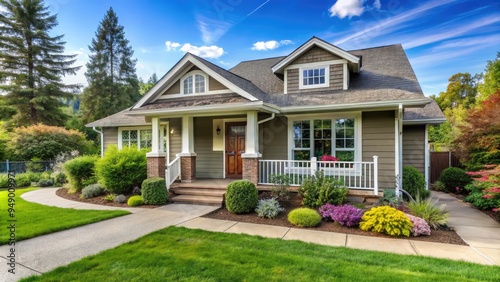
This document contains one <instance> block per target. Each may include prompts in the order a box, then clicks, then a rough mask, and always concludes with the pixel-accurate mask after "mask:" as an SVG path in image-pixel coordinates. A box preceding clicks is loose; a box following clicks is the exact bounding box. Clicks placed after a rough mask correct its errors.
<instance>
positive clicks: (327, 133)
mask: <svg viewBox="0 0 500 282" xmlns="http://www.w3.org/2000/svg"><path fill="white" fill-rule="evenodd" d="M323 138H332V131H331V130H330V129H325V130H323Z"/></svg>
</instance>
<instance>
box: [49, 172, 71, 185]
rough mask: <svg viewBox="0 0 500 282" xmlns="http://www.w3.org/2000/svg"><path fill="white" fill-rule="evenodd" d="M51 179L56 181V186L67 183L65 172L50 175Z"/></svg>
mask: <svg viewBox="0 0 500 282" xmlns="http://www.w3.org/2000/svg"><path fill="white" fill-rule="evenodd" d="M50 177H51V178H52V179H53V180H54V184H56V185H63V184H65V183H66V182H67V179H66V174H64V172H54V173H52V174H51V175H50Z"/></svg>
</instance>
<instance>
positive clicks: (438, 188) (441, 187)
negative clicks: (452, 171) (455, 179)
mask: <svg viewBox="0 0 500 282" xmlns="http://www.w3.org/2000/svg"><path fill="white" fill-rule="evenodd" d="M432 187H433V188H434V190H436V191H446V186H445V185H444V183H443V182H442V181H441V180H436V181H435V182H434V184H433V185H432Z"/></svg>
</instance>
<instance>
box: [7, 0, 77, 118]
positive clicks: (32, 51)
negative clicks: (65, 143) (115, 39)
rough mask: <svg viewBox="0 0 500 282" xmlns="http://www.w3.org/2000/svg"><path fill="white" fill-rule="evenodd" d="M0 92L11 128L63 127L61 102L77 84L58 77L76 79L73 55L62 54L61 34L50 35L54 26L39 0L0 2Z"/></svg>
mask: <svg viewBox="0 0 500 282" xmlns="http://www.w3.org/2000/svg"><path fill="white" fill-rule="evenodd" d="M0 7H2V8H3V9H1V10H2V11H1V12H0V79H1V80H2V83H1V85H0V92H3V93H4V94H6V101H7V103H8V104H9V105H11V106H12V108H14V109H15V111H16V113H15V115H14V116H13V117H12V123H13V124H12V125H14V126H20V125H33V124H37V123H44V124H48V125H63V124H64V122H65V120H66V119H67V115H66V114H64V112H63V111H62V109H61V108H62V107H64V104H63V103H62V99H63V98H69V97H71V96H72V95H73V93H74V92H75V91H76V90H77V89H78V85H66V84H64V83H63V82H62V76H64V75H69V74H75V72H76V71H77V70H78V69H79V67H72V65H73V63H74V62H75V61H76V59H75V57H76V55H65V54H63V53H64V44H65V42H64V41H62V38H63V35H57V36H51V35H49V31H50V30H51V29H52V28H54V27H55V26H56V25H57V19H56V15H50V13H49V12H48V7H47V6H45V5H44V4H43V2H42V1H41V0H22V1H21V0H0Z"/></svg>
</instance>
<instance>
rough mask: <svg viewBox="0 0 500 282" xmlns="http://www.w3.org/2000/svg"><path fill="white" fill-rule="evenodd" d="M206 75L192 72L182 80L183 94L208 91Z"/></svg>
mask: <svg viewBox="0 0 500 282" xmlns="http://www.w3.org/2000/svg"><path fill="white" fill-rule="evenodd" d="M206 81H207V79H206V76H205V75H203V74H199V73H191V74H189V75H188V76H186V77H184V79H183V81H182V93H183V94H199V93H206V92H207V91H206V89H207V82H206Z"/></svg>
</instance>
